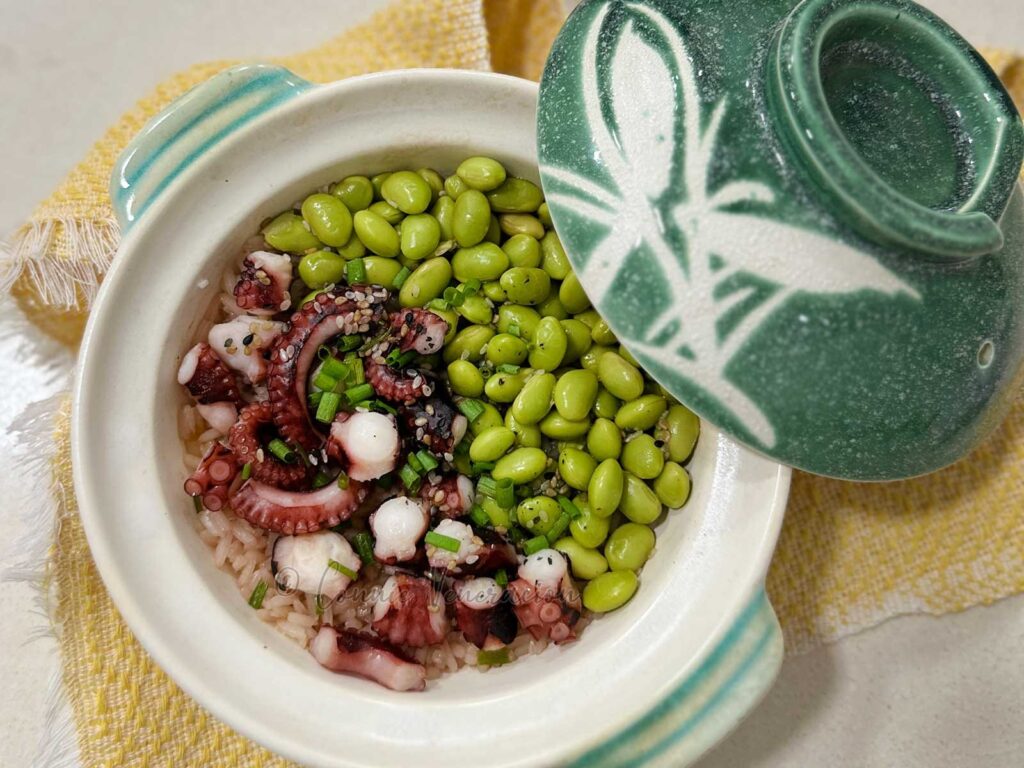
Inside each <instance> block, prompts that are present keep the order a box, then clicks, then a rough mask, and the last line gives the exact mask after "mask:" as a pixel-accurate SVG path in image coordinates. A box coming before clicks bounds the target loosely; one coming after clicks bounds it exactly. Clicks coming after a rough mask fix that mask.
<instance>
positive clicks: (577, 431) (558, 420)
mask: <svg viewBox="0 0 1024 768" xmlns="http://www.w3.org/2000/svg"><path fill="white" fill-rule="evenodd" d="M589 430H590V419H589V418H586V419H580V420H579V421H572V420H570V419H567V418H565V417H564V416H563V415H562V414H560V413H558V412H557V411H552V412H551V413H549V414H548V415H547V416H545V417H544V418H543V419H541V420H540V431H541V434H542V435H547V436H548V437H550V438H551V439H552V440H576V439H577V438H580V437H583V436H584V435H585V434H587V432H588V431H589Z"/></svg>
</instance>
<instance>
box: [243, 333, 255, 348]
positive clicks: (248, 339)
mask: <svg viewBox="0 0 1024 768" xmlns="http://www.w3.org/2000/svg"><path fill="white" fill-rule="evenodd" d="M254 336H255V334H252V333H250V334H249V335H248V336H246V337H245V338H244V339H242V346H243V347H248V346H249V345H250V344H252V340H253V338H254Z"/></svg>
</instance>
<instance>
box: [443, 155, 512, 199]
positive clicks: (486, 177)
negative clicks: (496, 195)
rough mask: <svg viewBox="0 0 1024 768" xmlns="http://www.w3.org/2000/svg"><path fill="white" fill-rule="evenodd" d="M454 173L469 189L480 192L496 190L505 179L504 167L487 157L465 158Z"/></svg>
mask: <svg viewBox="0 0 1024 768" xmlns="http://www.w3.org/2000/svg"><path fill="white" fill-rule="evenodd" d="M455 173H457V174H458V175H459V178H461V179H462V180H463V181H464V182H466V184H467V185H468V186H469V187H471V188H472V189H478V190H480V191H481V192H489V191H490V190H492V189H497V188H498V187H500V186H501V185H502V183H504V181H505V177H506V173H505V167H504V166H503V165H502V164H501V163H499V162H498V161H497V160H493V159H491V158H489V157H480V156H477V157H467V158H466V159H465V160H463V161H462V162H461V163H459V167H458V168H456V169H455Z"/></svg>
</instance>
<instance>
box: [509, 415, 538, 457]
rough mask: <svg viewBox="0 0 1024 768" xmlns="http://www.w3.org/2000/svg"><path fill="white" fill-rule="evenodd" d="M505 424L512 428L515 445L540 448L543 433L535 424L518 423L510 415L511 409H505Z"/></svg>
mask: <svg viewBox="0 0 1024 768" xmlns="http://www.w3.org/2000/svg"><path fill="white" fill-rule="evenodd" d="M505 426H506V427H508V428H509V429H511V430H512V432H513V433H514V434H515V436H516V445H522V446H525V447H527V448H540V446H541V443H543V435H541V433H540V429H539V428H538V427H537V425H536V424H520V423H519V422H518V421H516V417H515V416H513V415H512V409H511V408H509V409H508V410H507V411H505Z"/></svg>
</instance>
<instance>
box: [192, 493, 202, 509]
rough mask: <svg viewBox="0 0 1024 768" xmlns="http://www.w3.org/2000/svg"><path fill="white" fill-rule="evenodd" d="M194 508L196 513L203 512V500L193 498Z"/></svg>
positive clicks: (196, 497)
mask: <svg viewBox="0 0 1024 768" xmlns="http://www.w3.org/2000/svg"><path fill="white" fill-rule="evenodd" d="M192 506H193V507H195V509H196V512H202V511H203V500H202V499H200V498H199V497H198V496H193V497H192Z"/></svg>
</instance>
